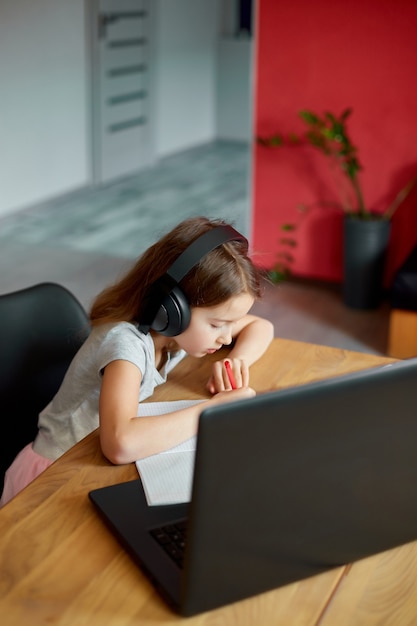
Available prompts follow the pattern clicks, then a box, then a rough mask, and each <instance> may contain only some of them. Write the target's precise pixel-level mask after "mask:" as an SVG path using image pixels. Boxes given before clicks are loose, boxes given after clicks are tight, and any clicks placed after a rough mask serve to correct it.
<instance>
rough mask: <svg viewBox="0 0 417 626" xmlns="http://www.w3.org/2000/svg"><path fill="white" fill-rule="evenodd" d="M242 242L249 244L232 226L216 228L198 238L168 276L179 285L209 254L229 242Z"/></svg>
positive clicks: (183, 253)
mask: <svg viewBox="0 0 417 626" xmlns="http://www.w3.org/2000/svg"><path fill="white" fill-rule="evenodd" d="M234 240H241V241H244V242H246V245H247V244H248V241H247V239H246V237H244V236H243V235H241V234H240V233H238V231H237V230H235V229H234V228H233V227H232V226H228V225H227V224H225V225H224V226H216V228H213V229H212V230H208V231H207V232H206V233H204V234H203V235H201V236H200V237H197V239H195V240H194V241H193V242H192V243H191V244H190V245H189V246H188V248H186V249H185V250H184V252H182V253H181V254H180V256H179V257H178V258H177V260H176V261H174V263H173V264H172V265H171V267H170V268H169V269H168V270H167V272H166V274H167V275H168V276H170V277H171V278H173V279H174V280H175V282H176V283H179V282H180V281H181V280H182V279H183V278H184V276H186V275H187V274H188V272H189V271H190V270H191V269H192V268H193V267H194V266H195V265H197V263H199V262H200V261H201V260H202V259H203V258H204V257H205V256H206V254H208V253H209V252H211V251H212V250H214V248H218V247H219V246H221V245H222V244H223V243H226V242H227V241H234Z"/></svg>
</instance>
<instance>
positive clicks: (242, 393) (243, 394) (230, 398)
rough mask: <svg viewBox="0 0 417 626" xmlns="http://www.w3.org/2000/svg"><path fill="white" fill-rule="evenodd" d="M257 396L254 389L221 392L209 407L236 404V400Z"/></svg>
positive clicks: (215, 396)
mask: <svg viewBox="0 0 417 626" xmlns="http://www.w3.org/2000/svg"><path fill="white" fill-rule="evenodd" d="M254 396H256V391H255V390H254V389H252V387H240V389H233V390H230V391H219V393H216V394H215V395H214V396H213V397H212V399H211V400H209V401H208V403H207V405H208V406H210V405H212V404H224V403H225V402H235V401H236V400H245V399H246V398H253V397H254Z"/></svg>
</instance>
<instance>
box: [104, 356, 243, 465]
mask: <svg viewBox="0 0 417 626" xmlns="http://www.w3.org/2000/svg"><path fill="white" fill-rule="evenodd" d="M141 380H142V375H141V372H140V370H139V369H138V368H137V367H136V365H134V364H133V363H129V362H128V361H122V360H118V361H113V362H112V363H109V365H107V366H106V368H105V370H104V374H103V381H102V386H101V392H100V403H99V412H100V445H101V449H102V451H103V454H104V455H105V456H106V457H107V458H108V459H109V461H111V462H112V463H115V464H116V465H119V464H124V463H131V462H133V461H136V460H138V459H141V458H143V457H146V456H149V455H151V454H156V453H158V452H162V451H163V450H167V449H168V448H171V447H173V446H175V445H177V444H178V443H180V442H181V441H185V440H186V439H189V438H190V437H192V436H193V435H195V434H196V433H197V426H198V418H199V415H200V413H201V411H202V410H203V408H205V407H206V406H208V405H209V404H210V405H212V404H218V403H221V402H229V401H232V400H239V399H243V398H247V397H251V396H253V395H255V392H254V391H253V390H252V389H248V388H242V389H237V390H236V391H233V392H230V391H227V392H223V393H219V394H217V395H216V396H214V397H213V398H211V399H209V400H205V401H203V402H201V403H199V404H197V405H194V406H191V407H188V408H186V409H181V410H179V411H174V412H173V413H168V414H165V415H154V416H151V417H139V418H138V417H136V416H137V411H138V398H139V392H140V383H141Z"/></svg>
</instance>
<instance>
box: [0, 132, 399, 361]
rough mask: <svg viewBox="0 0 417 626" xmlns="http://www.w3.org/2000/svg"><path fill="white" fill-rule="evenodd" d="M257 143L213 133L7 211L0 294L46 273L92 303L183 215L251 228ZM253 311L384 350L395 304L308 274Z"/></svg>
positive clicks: (287, 331)
mask: <svg viewBox="0 0 417 626" xmlns="http://www.w3.org/2000/svg"><path fill="white" fill-rule="evenodd" d="M249 158H250V151H249V147H248V146H246V145H244V144H240V143H233V142H215V143H212V144H208V145H205V146H201V147H198V148H194V149H192V150H188V151H184V152H182V153H180V154H177V155H174V156H171V157H169V158H166V159H164V160H162V161H161V162H160V163H159V164H158V166H157V167H154V168H151V169H148V170H146V171H144V172H142V173H140V174H138V175H135V176H132V177H130V178H128V179H125V180H122V181H119V182H117V183H115V184H113V185H109V186H107V187H102V188H99V189H91V190H87V191H80V192H77V193H73V194H70V195H68V196H67V197H65V198H61V199H59V200H55V201H50V202H47V203H44V204H41V205H38V206H34V207H31V208H29V209H26V210H24V211H20V212H19V213H16V214H12V215H10V216H5V217H3V218H0V267H1V273H0V293H6V292H8V291H13V290H15V289H20V288H22V287H26V286H28V285H31V284H34V283H36V282H41V281H56V282H60V283H61V284H64V285H65V286H67V287H68V288H69V289H70V290H71V291H72V292H73V293H74V294H75V295H76V296H77V297H78V299H79V300H80V301H81V302H82V304H83V305H84V306H85V308H87V309H88V307H89V306H90V304H91V301H92V300H93V298H94V297H95V295H96V294H97V293H99V291H100V290H101V289H102V288H103V287H105V286H106V285H108V284H109V283H111V282H113V281H114V280H116V279H117V278H118V277H119V276H120V275H121V273H122V272H123V271H125V270H126V269H127V268H128V267H129V266H130V265H131V263H132V261H133V260H134V259H135V258H136V257H137V256H138V255H139V254H141V252H143V250H145V249H146V248H147V247H148V245H150V244H151V243H152V242H153V241H155V240H156V239H157V238H158V237H159V236H160V235H161V234H163V233H164V232H166V231H167V230H169V229H170V228H171V227H172V226H174V225H175V224H176V223H178V222H179V221H181V220H182V219H184V218H186V217H188V216H192V215H206V216H207V217H210V218H218V217H220V218H224V219H226V220H227V221H229V222H231V223H232V224H233V225H234V226H235V227H236V228H237V229H239V230H241V231H242V232H245V233H247V232H248V222H249V218H248V207H249V202H248V189H249V184H248V180H249V176H248V171H249ZM254 312H257V313H259V314H262V315H264V316H265V317H268V318H269V319H271V320H272V321H273V322H274V324H275V332H276V336H279V337H285V338H289V339H295V340H299V341H308V342H313V343H318V344H322V345H328V346H335V347H341V348H344V349H349V350H357V351H360V352H369V353H374V354H385V350H386V339H387V328H388V315H389V307H388V304H387V303H383V304H382V305H381V307H380V308H378V309H377V310H373V311H356V310H352V309H348V308H346V307H345V306H344V305H343V303H342V300H341V295H340V289H339V288H338V287H337V286H334V285H325V284H321V283H320V284H315V283H312V282H309V281H299V280H298V281H287V282H285V283H281V284H280V285H278V286H275V285H274V286H268V287H267V289H266V293H265V296H264V298H263V300H262V301H260V302H259V303H256V304H255V308H254Z"/></svg>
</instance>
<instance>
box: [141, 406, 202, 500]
mask: <svg viewBox="0 0 417 626" xmlns="http://www.w3.org/2000/svg"><path fill="white" fill-rule="evenodd" d="M199 402H200V400H177V401H174V402H145V403H144V404H140V405H139V409H138V416H139V417H141V416H149V415H162V414H163V413H170V412H171V411H177V410H179V409H182V408H186V407H188V406H192V405H193V404H198V403H199ZM196 442H197V439H196V437H192V438H191V439H188V440H187V441H184V442H183V443H180V444H179V445H178V446H175V447H174V448H170V449H169V450H167V451H165V452H161V453H159V454H154V455H152V456H148V457H146V458H144V459H141V460H139V461H136V467H137V469H138V472H139V475H140V477H141V479H142V484H143V489H144V492H145V496H146V501H147V503H148V505H149V506H156V505H162V504H176V503H179V502H189V501H190V500H191V488H192V481H193V472H194V460H195V450H196Z"/></svg>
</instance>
